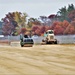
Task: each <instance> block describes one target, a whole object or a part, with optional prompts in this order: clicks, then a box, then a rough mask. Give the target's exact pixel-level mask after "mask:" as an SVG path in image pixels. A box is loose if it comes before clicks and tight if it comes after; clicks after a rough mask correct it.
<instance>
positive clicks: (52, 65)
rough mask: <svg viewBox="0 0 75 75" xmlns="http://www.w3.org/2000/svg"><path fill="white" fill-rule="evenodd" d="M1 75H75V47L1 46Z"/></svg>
mask: <svg viewBox="0 0 75 75" xmlns="http://www.w3.org/2000/svg"><path fill="white" fill-rule="evenodd" d="M0 75H75V45H34V46H33V47H19V46H18V47H15V46H0Z"/></svg>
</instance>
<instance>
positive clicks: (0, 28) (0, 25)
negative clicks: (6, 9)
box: [0, 21, 3, 35]
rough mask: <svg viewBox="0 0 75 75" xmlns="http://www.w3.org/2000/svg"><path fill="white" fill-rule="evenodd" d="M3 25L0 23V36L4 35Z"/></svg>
mask: <svg viewBox="0 0 75 75" xmlns="http://www.w3.org/2000/svg"><path fill="white" fill-rule="evenodd" d="M2 24H3V22H1V21H0V35H2Z"/></svg>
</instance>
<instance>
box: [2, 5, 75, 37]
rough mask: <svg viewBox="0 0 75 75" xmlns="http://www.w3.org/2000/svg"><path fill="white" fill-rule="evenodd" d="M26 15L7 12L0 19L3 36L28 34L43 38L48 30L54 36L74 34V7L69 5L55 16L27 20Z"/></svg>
mask: <svg viewBox="0 0 75 75" xmlns="http://www.w3.org/2000/svg"><path fill="white" fill-rule="evenodd" d="M27 17H28V14H27V13H21V12H18V11H16V12H9V13H8V14H6V15H5V17H4V18H2V22H3V25H2V31H3V34H4V35H14V36H16V35H19V34H20V33H23V34H24V33H28V34H31V32H32V35H35V34H36V35H39V36H43V34H44V32H45V31H47V30H48V29H52V30H54V33H55V35H73V34H75V7H74V5H73V4H69V5H68V7H66V6H64V7H62V8H60V9H59V11H58V12H57V14H50V15H49V16H39V18H33V17H31V18H29V19H27Z"/></svg>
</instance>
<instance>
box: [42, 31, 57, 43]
mask: <svg viewBox="0 0 75 75" xmlns="http://www.w3.org/2000/svg"><path fill="white" fill-rule="evenodd" d="M44 37H45V39H43V40H42V43H41V44H57V43H58V41H57V39H55V35H54V31H53V30H47V31H46V32H45V33H44Z"/></svg>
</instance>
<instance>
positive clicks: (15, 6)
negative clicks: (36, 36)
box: [0, 0, 75, 19]
mask: <svg viewBox="0 0 75 75" xmlns="http://www.w3.org/2000/svg"><path fill="white" fill-rule="evenodd" d="M68 4H74V6H75V0H0V19H1V18H3V17H5V14H7V13H8V12H15V11H19V12H22V13H23V12H26V13H27V14H28V15H29V17H34V18H38V17H39V16H49V15H50V14H56V13H57V11H58V10H59V9H60V8H61V7H64V6H68Z"/></svg>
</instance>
